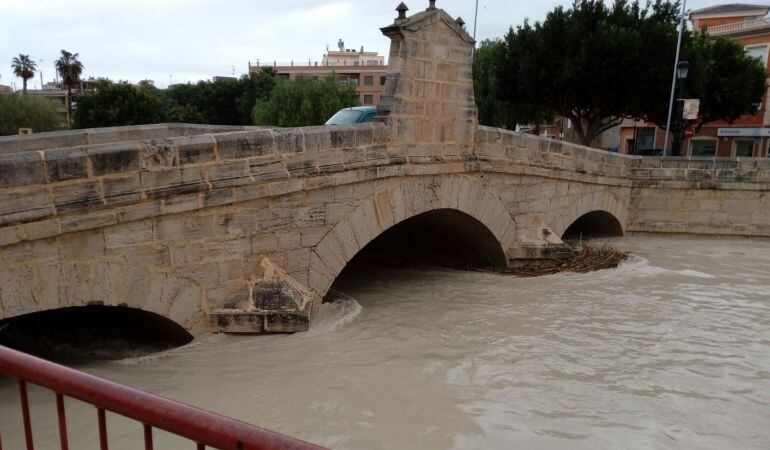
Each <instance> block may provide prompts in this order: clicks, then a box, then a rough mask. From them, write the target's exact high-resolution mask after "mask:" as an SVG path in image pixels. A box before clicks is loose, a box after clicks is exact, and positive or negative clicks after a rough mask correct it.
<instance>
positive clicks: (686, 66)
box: [671, 60, 690, 156]
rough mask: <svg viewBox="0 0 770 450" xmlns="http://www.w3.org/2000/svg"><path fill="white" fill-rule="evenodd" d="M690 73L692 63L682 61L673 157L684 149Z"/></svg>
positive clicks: (677, 72) (677, 76)
mask: <svg viewBox="0 0 770 450" xmlns="http://www.w3.org/2000/svg"><path fill="white" fill-rule="evenodd" d="M689 71H690V63H689V62H687V61H685V60H682V61H679V64H677V65H676V79H677V80H679V83H678V85H679V86H678V89H677V90H678V91H679V92H678V96H679V99H678V101H677V108H676V128H675V130H674V142H673V145H672V146H671V154H672V155H673V156H679V155H680V153H681V149H682V142H683V141H684V127H685V121H684V80H686V79H687V74H688V73H689Z"/></svg>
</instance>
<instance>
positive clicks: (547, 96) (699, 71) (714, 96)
mask: <svg viewBox="0 0 770 450" xmlns="http://www.w3.org/2000/svg"><path fill="white" fill-rule="evenodd" d="M678 7H679V5H678V3H671V2H669V1H663V0H655V1H654V2H651V3H648V4H647V5H646V6H645V7H642V6H640V5H639V3H638V2H628V1H626V0H616V1H615V3H614V4H612V6H611V7H607V6H606V5H605V4H604V3H603V2H602V1H601V0H576V1H575V2H574V3H573V4H572V7H571V8H569V9H565V8H563V7H557V8H555V9H554V10H553V11H551V12H550V13H548V15H547V17H546V19H545V21H543V22H542V23H540V22H536V23H535V24H534V25H531V24H530V23H529V22H525V23H524V25H522V26H520V27H517V28H516V29H515V30H514V29H511V30H510V31H509V32H508V34H507V35H506V37H505V41H504V48H505V52H504V56H503V61H502V62H501V63H500V64H499V65H498V70H497V77H498V80H499V86H498V88H499V92H500V93H501V99H502V100H504V101H507V102H510V103H514V104H516V103H519V102H524V104H534V105H540V106H542V107H543V108H545V109H547V110H548V111H550V112H552V113H554V114H558V115H561V116H563V117H566V118H569V119H571V121H572V122H573V124H574V125H575V132H576V134H577V136H578V137H579V139H580V141H581V142H582V143H583V144H585V145H590V143H591V142H592V141H593V140H594V139H595V138H596V137H597V136H598V135H599V134H600V133H602V132H603V131H605V130H607V129H609V128H611V127H614V126H616V125H618V124H619V123H620V121H621V120H622V119H623V118H636V119H648V120H651V121H653V122H655V123H658V124H660V123H661V122H665V119H663V120H662V121H661V112H662V111H667V109H668V99H669V89H670V83H671V78H670V77H671V70H672V67H671V66H672V64H673V60H674V53H675V46H676V34H677V22H678V18H677V15H678ZM682 53H683V55H684V58H687V59H688V60H689V61H690V67H691V74H690V76H689V77H688V79H687V86H688V87H689V88H690V89H689V91H688V94H689V96H691V97H697V98H700V99H701V101H702V112H703V118H704V120H716V119H725V120H733V119H735V118H737V117H738V116H740V115H741V114H745V113H753V112H755V111H756V105H757V103H758V102H759V100H760V98H761V96H762V93H763V92H764V83H765V81H764V80H765V74H764V71H763V70H761V68H760V67H759V65H758V64H756V62H754V61H752V60H751V59H750V58H749V57H747V56H746V55H745V54H744V52H743V50H742V49H741V48H740V47H739V46H737V45H735V44H733V43H730V42H728V41H725V40H721V39H720V40H716V41H712V40H709V39H708V38H706V37H705V36H703V35H698V34H695V35H693V34H692V33H690V32H686V33H685V37H684V39H683V47H682ZM717 70H719V72H717ZM532 116H533V117H532V118H531V119H532V121H536V120H537V119H538V117H537V114H532ZM664 116H665V114H664V115H663V117H664Z"/></svg>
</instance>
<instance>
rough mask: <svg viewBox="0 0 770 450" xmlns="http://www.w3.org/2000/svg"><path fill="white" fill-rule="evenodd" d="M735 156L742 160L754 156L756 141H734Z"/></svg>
mask: <svg viewBox="0 0 770 450" xmlns="http://www.w3.org/2000/svg"><path fill="white" fill-rule="evenodd" d="M733 156H734V157H742V158H751V157H752V156H754V140H753V139H752V140H749V139H736V140H735V141H733Z"/></svg>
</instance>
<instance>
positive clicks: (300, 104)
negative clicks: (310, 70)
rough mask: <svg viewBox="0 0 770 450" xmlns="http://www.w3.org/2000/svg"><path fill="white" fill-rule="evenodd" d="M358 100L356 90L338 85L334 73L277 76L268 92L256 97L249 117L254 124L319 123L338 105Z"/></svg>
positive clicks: (289, 124) (295, 125) (290, 124)
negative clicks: (281, 78)
mask: <svg viewBox="0 0 770 450" xmlns="http://www.w3.org/2000/svg"><path fill="white" fill-rule="evenodd" d="M358 104H359V98H358V91H357V90H356V89H355V88H353V87H350V86H342V85H341V84H340V80H339V78H337V77H336V76H329V77H326V78H324V79H321V80H317V79H313V78H309V77H299V78H296V79H294V80H278V82H277V84H276V86H275V88H274V89H273V90H272V92H271V93H270V96H269V97H268V98H267V99H265V100H258V101H257V103H256V105H255V106H254V111H253V118H254V123H255V124H257V125H273V126H279V127H299V126H307V125H323V124H324V123H325V122H326V121H327V120H328V119H329V117H331V116H332V115H333V114H334V113H336V112H337V111H339V110H340V109H342V108H347V107H351V106H358Z"/></svg>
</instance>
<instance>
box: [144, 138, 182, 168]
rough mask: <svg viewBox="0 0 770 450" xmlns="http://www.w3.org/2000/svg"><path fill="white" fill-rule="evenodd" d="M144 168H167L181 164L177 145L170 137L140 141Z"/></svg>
mask: <svg viewBox="0 0 770 450" xmlns="http://www.w3.org/2000/svg"><path fill="white" fill-rule="evenodd" d="M138 145H139V154H140V157H141V162H140V164H141V167H142V169H143V170H166V169H169V168H171V167H175V166H178V165H179V158H178V155H177V151H176V147H175V146H174V144H173V141H171V140H170V139H158V140H152V141H139V143H138Z"/></svg>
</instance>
